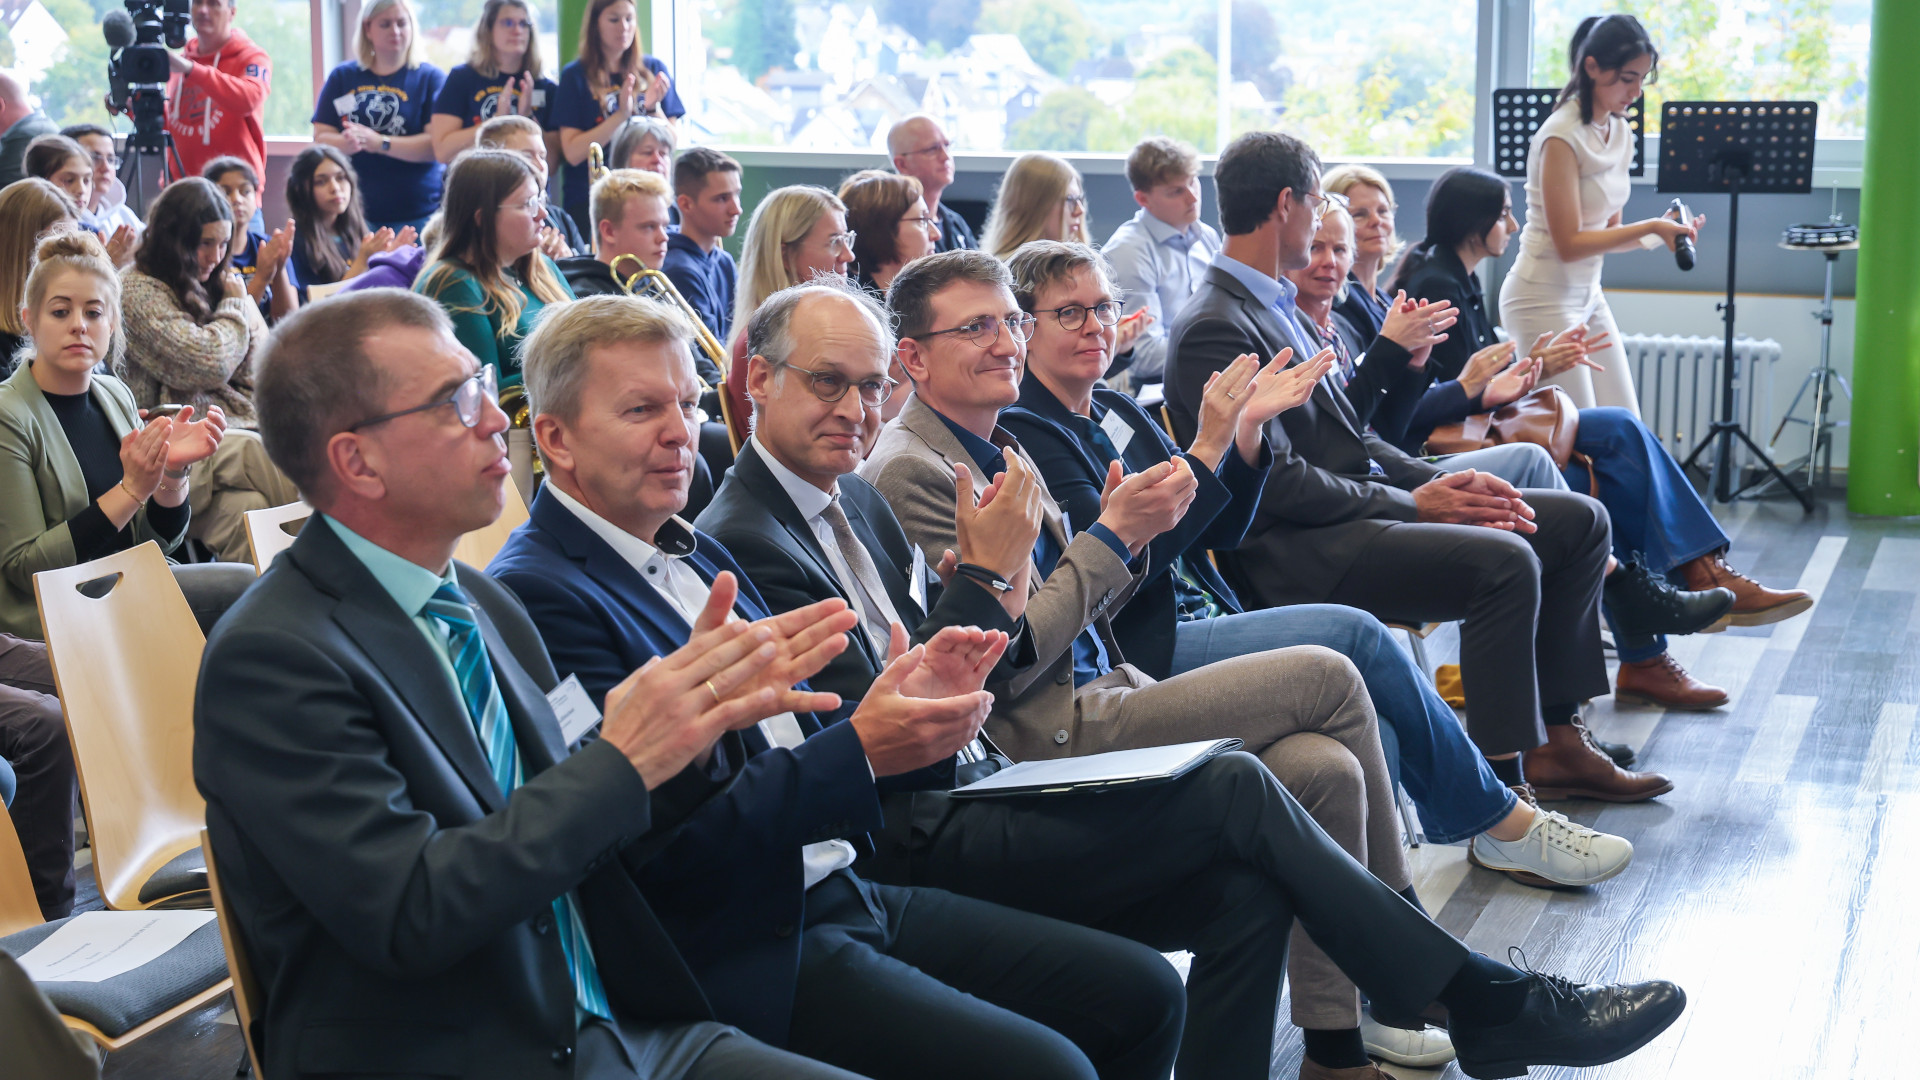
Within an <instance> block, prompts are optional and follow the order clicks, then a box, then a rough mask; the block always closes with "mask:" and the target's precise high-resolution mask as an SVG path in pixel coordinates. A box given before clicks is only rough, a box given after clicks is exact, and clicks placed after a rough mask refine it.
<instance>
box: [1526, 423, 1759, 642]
mask: <svg viewBox="0 0 1920 1080" xmlns="http://www.w3.org/2000/svg"><path fill="white" fill-rule="evenodd" d="M1573 448H1574V449H1575V450H1576V451H1578V452H1580V453H1582V454H1585V455H1586V456H1587V457H1589V458H1592V459H1593V473H1594V480H1596V481H1598V484H1597V487H1598V490H1590V489H1592V488H1594V487H1595V486H1596V485H1595V484H1594V483H1591V482H1589V480H1588V477H1587V470H1586V469H1585V468H1584V467H1582V466H1581V465H1579V464H1577V463H1569V464H1568V465H1567V467H1566V469H1565V470H1563V472H1564V475H1565V476H1566V478H1567V484H1568V486H1570V487H1571V488H1573V490H1575V491H1577V492H1579V493H1581V494H1582V495H1591V496H1593V497H1594V498H1596V499H1599V500H1600V502H1601V503H1602V504H1603V505H1604V506H1606V508H1607V513H1608V514H1609V515H1610V516H1611V517H1612V518H1613V553H1614V555H1615V557H1617V558H1619V559H1620V560H1621V561H1622V562H1625V561H1626V560H1628V559H1631V558H1634V557H1636V556H1638V557H1643V558H1644V559H1645V560H1646V563H1645V565H1646V568H1647V569H1648V571H1650V572H1652V573H1654V574H1665V573H1667V572H1669V571H1671V570H1672V569H1673V568H1674V567H1676V566H1679V565H1681V564H1683V563H1686V562H1690V561H1692V560H1694V559H1697V558H1699V557H1700V556H1702V555H1705V554H1707V553H1708V552H1712V551H1718V550H1720V549H1721V548H1723V547H1726V546H1727V534H1726V533H1725V532H1723V531H1722V530H1721V528H1720V523H1719V522H1717V521H1715V520H1714V519H1713V514H1712V513H1711V512H1710V511H1708V509H1707V506H1706V504H1705V503H1703V502H1701V501H1700V496H1699V495H1698V494H1696V493H1695V492H1694V490H1693V484H1692V483H1691V482H1689V481H1688V480H1687V475H1686V473H1684V472H1682V471H1681V470H1680V463H1679V462H1677V461H1675V460H1673V455H1672V454H1669V453H1667V448H1666V447H1665V446H1662V445H1661V443H1660V440H1659V439H1658V438H1656V437H1655V436H1654V434H1653V432H1651V431H1648V430H1647V426H1646V425H1645V424H1643V423H1641V422H1640V419H1639V418H1638V417H1636V416H1634V415H1633V414H1632V413H1630V412H1628V411H1627V410H1625V409H1619V408H1599V409H1581V410H1580V430H1579V433H1578V435H1577V437H1576V438H1575V439H1574V443H1573ZM1602 610H1605V608H1604V607H1603V608H1602ZM1607 621H1608V622H1609V624H1611V623H1612V621H1613V614H1612V612H1608V613H1607ZM1613 641H1614V645H1615V647H1616V649H1617V650H1618V652H1619V654H1620V659H1621V660H1622V661H1626V662H1631V661H1635V660H1650V659H1652V658H1653V657H1656V656H1658V655H1660V654H1661V653H1663V652H1666V651H1667V639H1666V638H1664V637H1650V638H1623V637H1622V636H1621V634H1620V633H1619V631H1617V630H1616V631H1615V632H1614V635H1613Z"/></svg>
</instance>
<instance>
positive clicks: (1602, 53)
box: [1500, 15, 1706, 416]
mask: <svg viewBox="0 0 1920 1080" xmlns="http://www.w3.org/2000/svg"><path fill="white" fill-rule="evenodd" d="M1567 55H1568V57H1569V58H1570V65H1569V66H1570V67H1571V68H1572V71H1573V77H1572V80H1571V81H1569V82H1568V83H1567V88H1566V89H1565V90H1563V91H1561V93H1560V102H1559V106H1558V107H1557V108H1556V109H1555V110H1554V112H1553V115H1552V116H1549V117H1548V118H1547V121H1546V122H1545V123H1543V124H1541V125H1540V130H1539V131H1537V132H1535V133H1534V136H1533V146H1532V150H1531V152H1530V153H1529V155H1528V158H1527V223H1526V227H1525V228H1524V229H1523V230H1522V231H1521V233H1520V256H1519V258H1518V259H1517V260H1516V261H1515V263H1514V266H1513V269H1512V270H1511V271H1510V272H1509V273H1508V274H1507V276H1506V280H1505V281H1504V282H1503V283H1502V285H1501V287H1500V321H1501V322H1502V324H1504V325H1505V326H1506V327H1507V329H1508V331H1509V332H1511V333H1512V334H1513V337H1514V340H1516V341H1522V342H1527V341H1533V340H1535V339H1536V338H1538V337H1539V336H1540V335H1541V334H1557V333H1559V332H1560V331H1562V330H1565V329H1567V328H1569V327H1571V326H1574V325H1577V324H1581V323H1584V324H1585V325H1586V327H1587V336H1588V340H1589V341H1591V342H1596V343H1598V342H1604V345H1602V347H1600V348H1596V349H1594V350H1593V351H1592V353H1591V354H1590V355H1589V357H1588V359H1587V361H1585V362H1583V363H1582V364H1579V365H1576V366H1575V367H1573V368H1571V369H1569V370H1567V371H1565V372H1563V373H1561V374H1559V375H1556V376H1554V377H1553V378H1549V379H1545V380H1543V381H1544V382H1546V383H1550V384H1554V385H1558V386H1560V387H1561V388H1563V389H1565V390H1566V391H1567V393H1568V394H1570V395H1571V396H1572V397H1573V401H1574V404H1576V405H1578V406H1579V407H1580V408H1583V409H1590V408H1593V407H1595V406H1599V405H1617V406H1619V407H1620V408H1623V409H1629V410H1631V411H1632V412H1633V413H1634V414H1635V415H1636V416H1637V415H1639V412H1640V405H1639V401H1638V398H1637V397H1636V396H1635V394H1634V390H1633V373H1632V372H1631V371H1629V370H1628V368H1627V354H1626V350H1625V349H1624V348H1622V347H1621V345H1620V331H1619V328H1618V327H1617V326H1616V325H1615V324H1614V321H1613V312H1612V310H1610V309H1609V308H1608V307H1607V299H1606V294H1605V293H1603V292H1602V291H1601V289H1600V264H1601V262H1602V260H1603V259H1604V258H1605V257H1606V256H1607V255H1608V254H1611V253H1614V252H1623V251H1637V250H1649V251H1650V250H1655V249H1657V248H1660V247H1661V246H1663V245H1664V246H1665V247H1667V248H1668V249H1672V247H1673V245H1674V241H1675V240H1676V239H1677V238H1678V237H1682V236H1685V237H1688V238H1689V239H1691V238H1694V237H1696V236H1697V235H1698V233H1699V229H1700V225H1701V223H1702V222H1704V221H1705V220H1706V216H1705V215H1700V216H1697V217H1695V218H1694V219H1693V224H1692V225H1690V226H1688V225H1682V224H1680V223H1679V222H1678V221H1676V220H1674V219H1673V218H1671V217H1656V218H1648V219H1646V220H1644V221H1636V222H1632V223H1630V224H1623V223H1622V222H1621V220H1620V218H1621V210H1622V208H1624V207H1625V206H1626V205H1627V194H1628V192H1629V190H1630V180H1629V177H1628V175H1627V170H1628V169H1629V168H1631V167H1632V165H1633V131H1632V129H1630V128H1629V127H1628V126H1627V121H1626V112H1627V109H1628V108H1629V107H1631V106H1632V105H1633V102H1634V100H1635V99H1636V98H1638V97H1639V96H1640V94H1641V90H1642V88H1643V87H1644V86H1645V84H1647V83H1649V82H1652V81H1653V79H1654V73H1655V70H1656V68H1657V66H1658V64H1659V60H1660V53H1659V50H1657V49H1655V48H1654V47H1653V42H1652V41H1651V40H1650V39H1649V38H1648V37H1647V31H1646V28H1645V27H1643V26H1641V25H1640V20H1638V19H1636V18H1634V17H1633V16H1631V15H1605V16H1593V17H1590V18H1587V19H1585V20H1583V21H1582V22H1581V23H1580V27H1579V29H1577V30H1575V31H1574V32H1573V41H1572V42H1571V43H1570V44H1569V45H1568V46H1567Z"/></svg>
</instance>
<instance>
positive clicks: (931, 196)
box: [887, 114, 980, 252]
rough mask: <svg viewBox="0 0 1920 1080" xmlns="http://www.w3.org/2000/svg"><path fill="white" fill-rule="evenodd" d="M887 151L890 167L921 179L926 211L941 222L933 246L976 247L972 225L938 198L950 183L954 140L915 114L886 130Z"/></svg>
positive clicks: (950, 248)
mask: <svg viewBox="0 0 1920 1080" xmlns="http://www.w3.org/2000/svg"><path fill="white" fill-rule="evenodd" d="M887 153H888V154H890V155H892V156H893V171H894V172H897V173H899V174H900V175H901V176H911V177H913V178H914V179H915V180H918V181H920V192H921V195H922V197H924V198H925V199H926V200H927V213H929V214H931V215H933V217H934V218H935V219H936V221H937V222H938V223H939V225H940V239H939V240H937V241H935V242H934V245H933V250H935V251H936V252H938V251H957V250H960V249H963V248H977V247H979V246H980V244H979V241H977V240H975V239H974V236H973V226H971V225H968V224H967V219H966V218H963V217H961V216H960V213H959V211H957V210H955V209H954V208H953V207H951V206H948V205H947V204H946V203H944V202H941V201H940V196H941V195H943V194H945V193H946V190H947V188H948V187H949V186H951V185H952V184H953V172H954V170H953V144H952V143H951V142H949V141H948V140H947V133H946V132H945V131H943V130H941V128H940V125H939V124H938V123H937V122H935V121H934V119H933V117H931V116H927V115H925V114H916V115H914V116H909V117H906V118H905V119H903V120H901V121H900V122H899V123H896V124H894V125H893V127H892V128H891V129H890V130H888V132H887Z"/></svg>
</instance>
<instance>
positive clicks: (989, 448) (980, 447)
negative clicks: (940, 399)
mask: <svg viewBox="0 0 1920 1080" xmlns="http://www.w3.org/2000/svg"><path fill="white" fill-rule="evenodd" d="M927 408H928V409H929V410H931V411H932V413H933V415H935V416H938V417H939V418H940V422H941V423H943V424H945V425H947V430H948V431H951V432H953V437H954V438H956V439H959V440H960V446H961V448H962V449H964V450H966V452H967V456H968V457H970V458H972V459H973V463H974V464H975V465H978V466H980V467H981V468H982V469H985V470H986V473H987V478H988V479H989V480H991V479H992V478H993V476H994V474H996V473H1003V472H1006V471H1007V458H1006V455H1005V454H1002V453H1001V452H1000V448H999V447H997V446H995V445H993V444H992V443H991V442H988V441H987V440H985V439H983V438H981V437H980V436H978V435H975V434H974V433H973V432H971V431H968V430H967V429H966V428H963V427H961V426H960V425H959V424H956V423H954V422H953V421H952V420H949V419H947V416H946V414H945V413H942V412H941V411H940V410H939V409H935V408H934V407H933V406H931V405H928V406H927Z"/></svg>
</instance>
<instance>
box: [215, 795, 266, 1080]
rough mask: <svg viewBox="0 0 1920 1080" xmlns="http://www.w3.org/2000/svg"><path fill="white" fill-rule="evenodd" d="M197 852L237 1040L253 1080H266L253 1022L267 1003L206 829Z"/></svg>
mask: <svg viewBox="0 0 1920 1080" xmlns="http://www.w3.org/2000/svg"><path fill="white" fill-rule="evenodd" d="M200 850H201V852H202V853H204V854H205V855H206V857H207V888H209V889H211V890H212V891H213V913H214V915H215V916H217V917H218V918H219V920H220V946H221V947H222V948H224V949H225V950H226V951H227V974H228V975H230V976H232V977H233V1014H234V1017H235V1018H236V1019H238V1020H239V1021H240V1037H241V1038H243V1039H245V1040H246V1043H247V1060H248V1061H251V1062H252V1063H253V1076H254V1080H266V1076H265V1074H264V1073H262V1072H261V1071H260V1052H259V1050H258V1049H257V1048H255V1046H254V1045H253V1022H254V1019H255V1018H256V1017H258V1016H259V1015H260V1014H261V1007H262V1006H264V1005H265V1004H266V1000H265V999H264V998H262V997H261V996H260V982H259V980H257V979H255V978H254V977H253V965H252V963H250V962H249V961H248V960H247V947H246V943H245V942H242V941H241V940H240V924H238V923H236V922H234V921H233V909H232V908H229V907H228V906H227V897H226V894H225V893H223V892H221V891H220V869H219V867H217V866H215V865H214V862H213V844H212V843H210V842H209V841H208V840H207V830H205V829H201V830H200Z"/></svg>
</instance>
